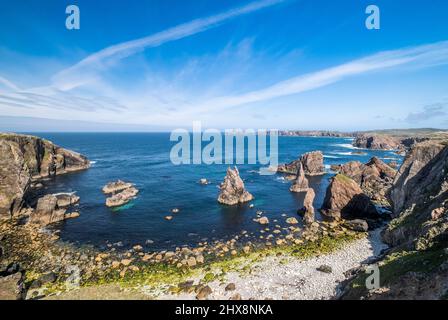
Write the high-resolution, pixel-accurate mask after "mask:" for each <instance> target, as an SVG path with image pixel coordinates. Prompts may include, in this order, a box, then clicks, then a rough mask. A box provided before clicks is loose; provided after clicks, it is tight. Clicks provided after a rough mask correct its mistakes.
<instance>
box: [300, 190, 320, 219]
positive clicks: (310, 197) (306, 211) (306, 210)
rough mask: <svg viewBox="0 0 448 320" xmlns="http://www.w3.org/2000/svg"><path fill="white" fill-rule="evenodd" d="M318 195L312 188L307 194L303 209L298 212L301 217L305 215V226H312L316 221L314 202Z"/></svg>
mask: <svg viewBox="0 0 448 320" xmlns="http://www.w3.org/2000/svg"><path fill="white" fill-rule="evenodd" d="M315 196H316V194H315V193H314V190H313V189H312V188H309V189H308V190H307V192H306V194H305V199H304V200H303V208H302V209H300V210H299V211H298V213H299V214H300V215H303V224H304V225H305V226H310V225H311V224H312V223H313V222H314V219H315V216H314V207H313V201H314V198H315Z"/></svg>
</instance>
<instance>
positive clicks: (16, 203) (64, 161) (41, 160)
mask: <svg viewBox="0 0 448 320" xmlns="http://www.w3.org/2000/svg"><path fill="white" fill-rule="evenodd" d="M89 166H90V163H89V160H87V158H86V157H84V156H82V155H80V154H78V153H76V152H73V151H69V150H66V149H64V148H61V147H58V146H56V145H55V144H53V143H51V142H50V141H47V140H44V139H41V138H38V137H34V136H28V135H19V134H0V219H8V218H11V217H13V216H14V215H16V214H18V213H19V212H20V210H21V209H22V208H23V206H24V198H25V196H26V193H27V192H28V191H29V189H30V184H31V182H33V181H36V180H38V179H41V178H44V177H51V176H55V175H58V174H64V173H67V172H73V171H78V170H83V169H87V168H88V167H89Z"/></svg>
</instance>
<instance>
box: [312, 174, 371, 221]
mask: <svg viewBox="0 0 448 320" xmlns="http://www.w3.org/2000/svg"><path fill="white" fill-rule="evenodd" d="M321 212H322V214H323V215H325V216H326V217H330V218H341V217H343V218H347V217H349V218H358V217H376V216H377V215H378V212H377V210H376V208H375V206H374V205H373V204H372V202H371V200H370V198H369V197H368V196H367V195H365V194H364V193H363V191H362V189H361V187H360V186H359V185H358V184H357V183H356V182H355V181H354V180H353V179H351V178H349V177H347V176H345V175H343V174H337V175H336V176H334V177H332V178H331V180H330V185H329V186H328V188H327V191H326V194H325V199H324V203H323V205H322V209H321Z"/></svg>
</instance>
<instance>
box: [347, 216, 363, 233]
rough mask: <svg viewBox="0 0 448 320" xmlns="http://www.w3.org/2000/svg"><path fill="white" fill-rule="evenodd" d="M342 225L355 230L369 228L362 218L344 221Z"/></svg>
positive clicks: (361, 230)
mask: <svg viewBox="0 0 448 320" xmlns="http://www.w3.org/2000/svg"><path fill="white" fill-rule="evenodd" d="M344 227H346V228H347V229H350V230H353V231H357V232H367V231H368V230H369V225H368V224H367V221H365V220H362V219H355V220H348V221H345V222H344Z"/></svg>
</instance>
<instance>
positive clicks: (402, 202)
mask: <svg viewBox="0 0 448 320" xmlns="http://www.w3.org/2000/svg"><path fill="white" fill-rule="evenodd" d="M390 200H391V202H392V203H393V209H394V214H395V216H396V218H395V219H393V220H392V221H391V222H390V223H389V225H388V226H387V227H386V229H385V230H384V232H383V240H384V241H385V242H386V243H388V244H389V245H390V246H391V248H390V250H389V252H388V253H387V254H386V255H385V256H384V257H383V258H382V259H381V260H380V261H379V262H378V263H377V265H378V267H379V272H380V273H379V275H380V279H381V280H380V288H379V289H374V290H367V289H366V286H365V280H366V277H367V274H366V273H365V272H364V269H363V268H361V269H360V270H358V273H357V275H356V276H355V277H354V278H353V279H351V280H350V281H349V283H348V285H347V286H346V288H345V292H344V294H343V298H346V299H358V298H363V299H446V297H448V214H447V211H448V145H447V144H445V143H443V142H440V141H424V142H421V143H418V144H416V145H415V146H413V147H412V149H411V150H410V151H409V152H408V154H407V156H406V159H405V161H404V162H403V164H402V166H401V168H400V170H399V172H398V174H397V176H396V178H395V180H394V185H393V187H392V189H391V192H390Z"/></svg>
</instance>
